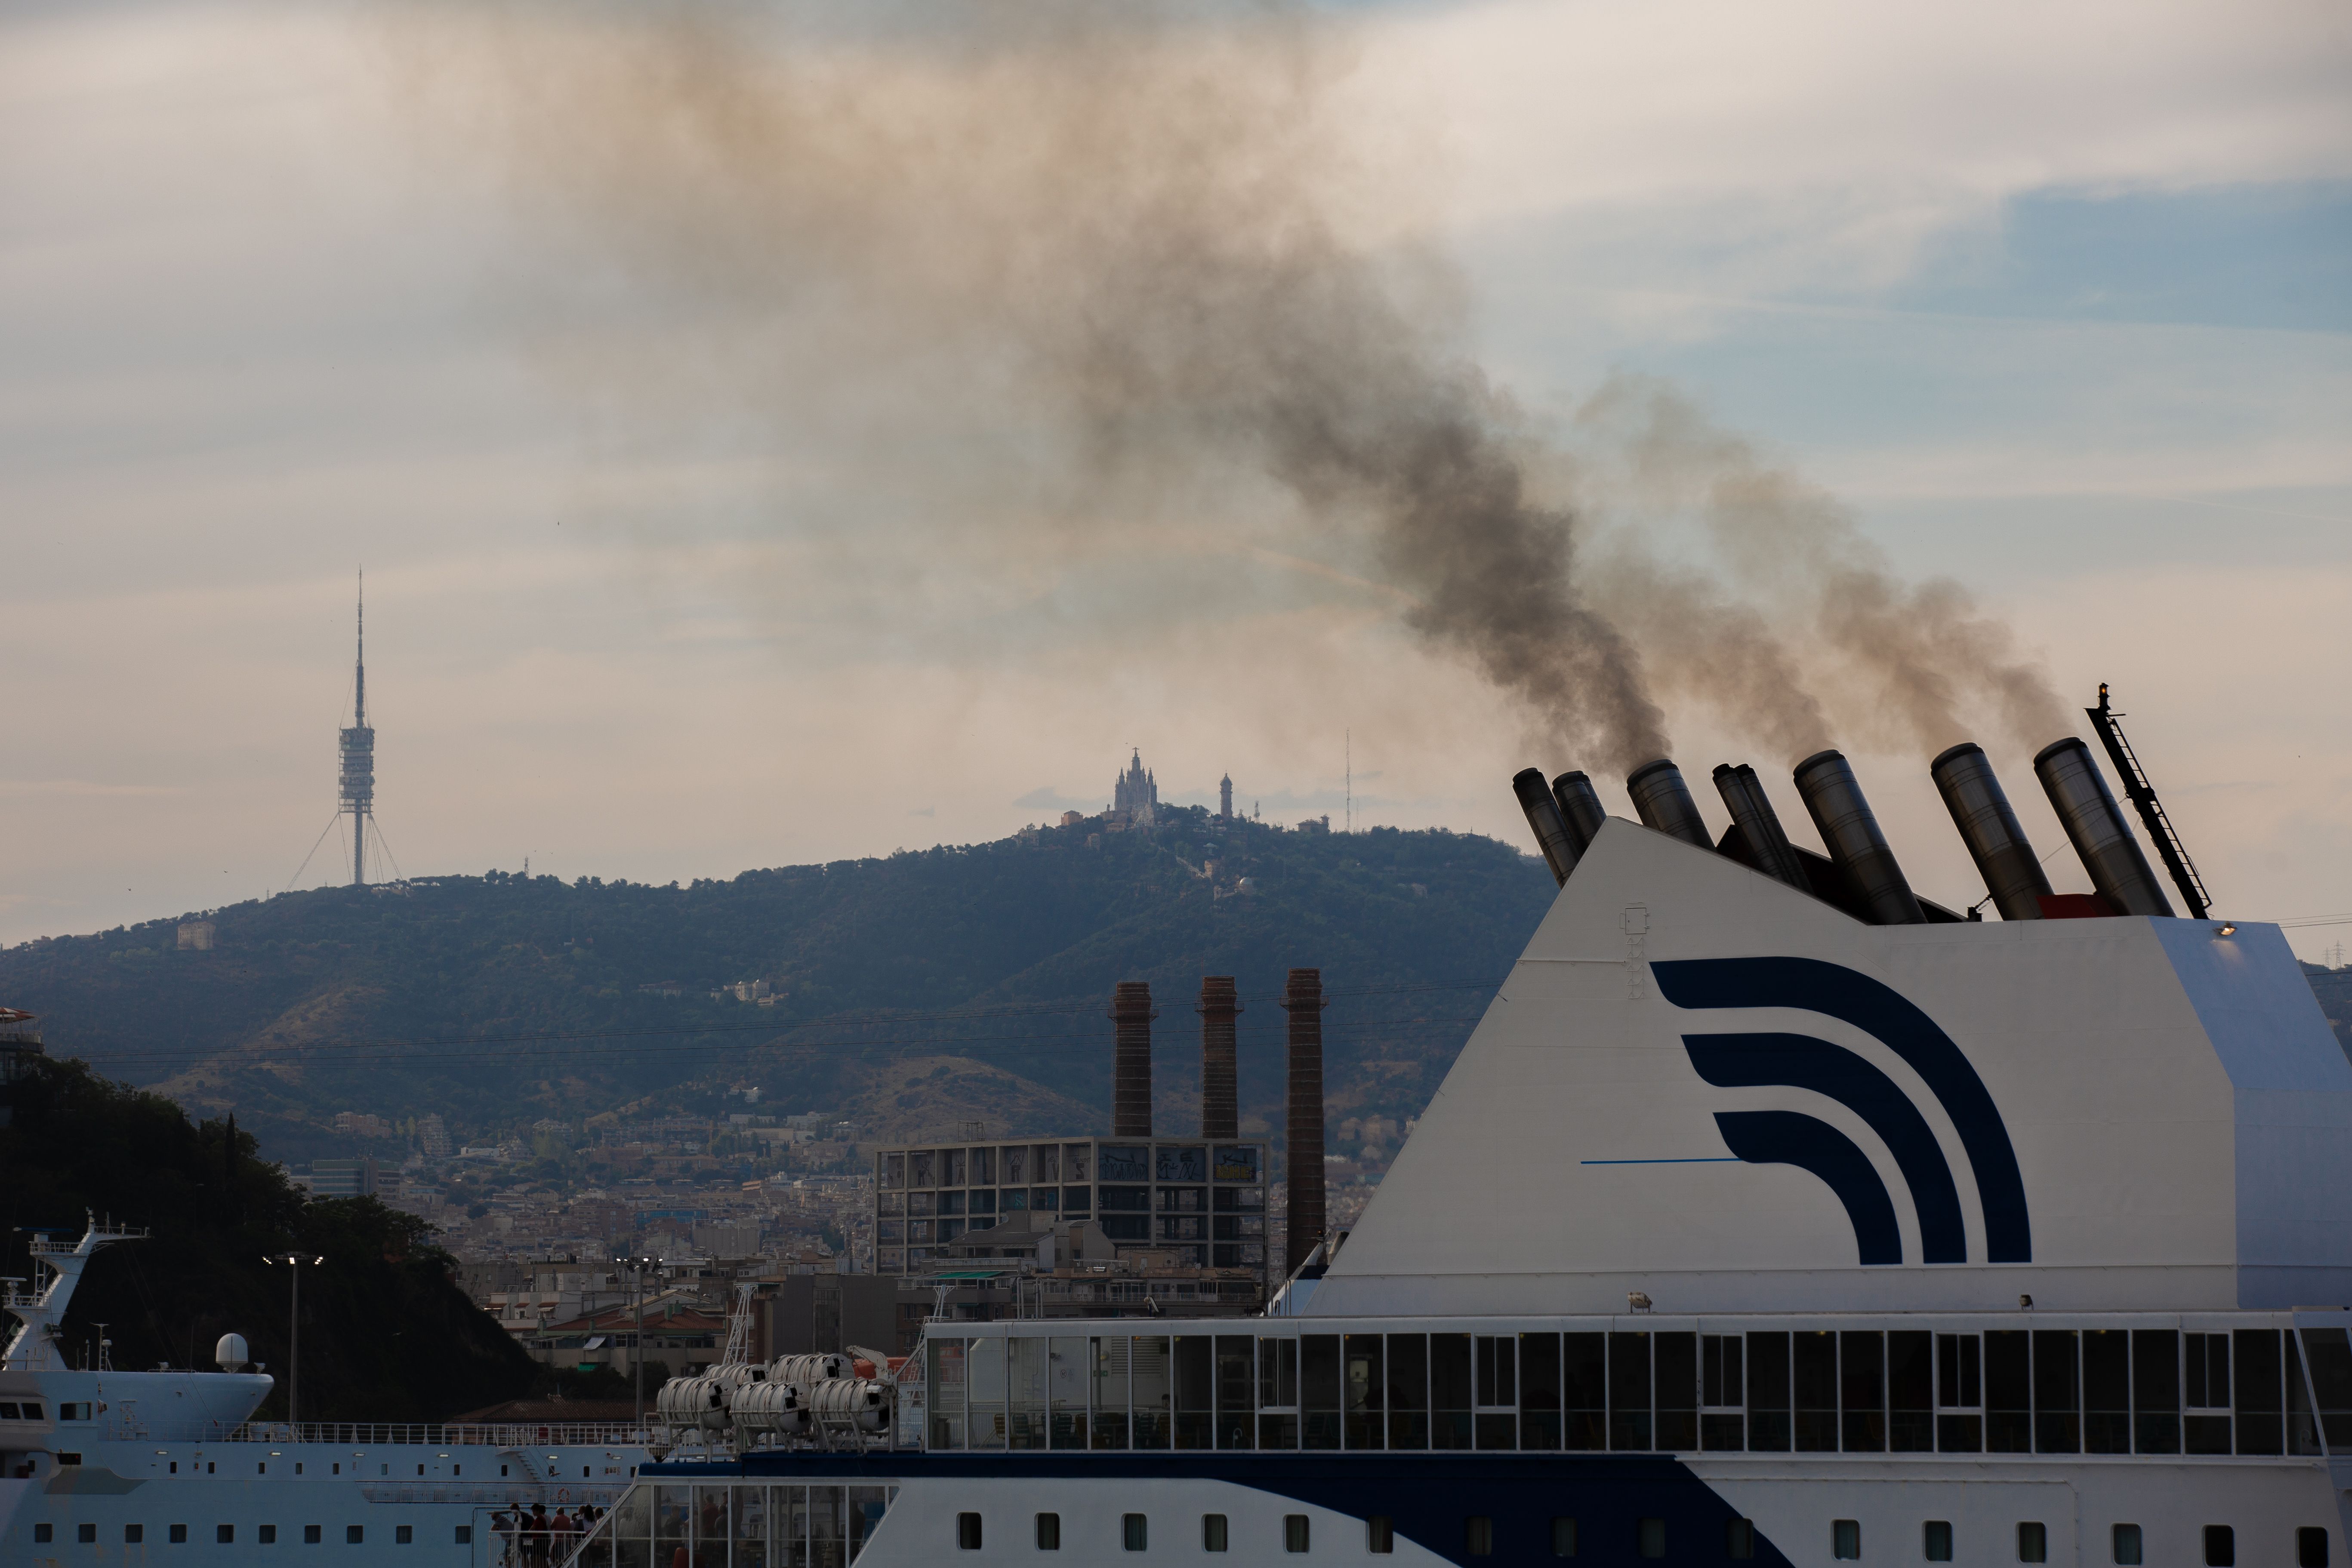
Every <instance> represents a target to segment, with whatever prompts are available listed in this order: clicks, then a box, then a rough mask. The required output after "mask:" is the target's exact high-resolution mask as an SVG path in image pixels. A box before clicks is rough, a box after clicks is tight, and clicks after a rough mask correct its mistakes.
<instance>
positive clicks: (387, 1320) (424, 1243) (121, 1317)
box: [0, 1060, 539, 1421]
mask: <svg viewBox="0 0 2352 1568" xmlns="http://www.w3.org/2000/svg"><path fill="white" fill-rule="evenodd" d="M13 1089H14V1092H15V1095H16V1105H15V1116H14V1119H13V1121H12V1123H11V1124H10V1125H8V1126H5V1127H0V1227H5V1233H0V1273H5V1274H9V1275H15V1276H17V1277H19V1278H24V1279H30V1278H31V1277H32V1276H33V1274H34V1269H33V1268H32V1266H31V1259H30V1258H29V1257H28V1255H27V1253H26V1246H25V1244H26V1241H27V1240H28V1239H29V1238H30V1236H31V1234H32V1232H33V1231H35V1230H36V1229H54V1230H58V1231H62V1232H63V1233H65V1234H66V1235H67V1236H68V1237H72V1236H77V1235H79V1233H80V1231H81V1228H82V1224H83V1218H84V1215H87V1214H91V1213H95V1214H98V1215H104V1216H107V1217H108V1218H110V1219H111V1220H112V1221H114V1222H115V1223H117V1224H120V1225H124V1226H131V1227H133V1228H147V1229H151V1230H152V1232H153V1235H152V1237H151V1238H150V1239H148V1240H144V1241H137V1242H126V1243H122V1244H120V1245H117V1246H114V1247H108V1248H107V1249H105V1250H104V1251H102V1252H100V1254H99V1255H98V1258H96V1260H95V1261H93V1262H92V1263H91V1264H90V1265H89V1271H88V1272H87V1274H86V1275H85V1276H84V1278H83V1280H82V1284H81V1287H80V1289H79V1290H77V1291H76V1292H75V1295H74V1300H73V1306H72V1308H71V1309H70V1310H69V1311H68V1314H67V1316H66V1320H65V1322H64V1324H63V1333H62V1339H63V1343H64V1348H65V1353H66V1356H67V1358H68V1361H69V1362H70V1363H73V1364H76V1365H81V1364H95V1363H96V1362H97V1359H98V1349H99V1346H98V1341H99V1337H100V1331H101V1329H102V1330H103V1332H104V1334H105V1336H106V1338H107V1339H109V1340H110V1342H111V1343H112V1346H113V1352H112V1353H113V1360H114V1364H115V1365H117V1366H121V1367H142V1368H143V1367H151V1366H155V1365H158V1364H161V1363H170V1364H172V1365H174V1366H188V1367H198V1368H205V1367H209V1366H211V1365H212V1363H213V1346H214V1343H215V1341H216V1340H217V1339H218V1338H219V1337H220V1336H221V1335H222V1334H224V1333H229V1332H236V1333H241V1334H243V1335H244V1336H245V1337H246V1340H247V1343H248V1344H249V1345H250V1346H251V1347H252V1352H253V1355H254V1358H255V1359H256V1360H257V1361H260V1362H263V1363H267V1365H268V1369H269V1370H270V1371H271V1372H272V1373H277V1374H278V1375H279V1377H280V1383H279V1392H278V1394H273V1395H272V1396H271V1397H270V1399H269V1400H268V1403H266V1404H265V1405H263V1407H262V1414H263V1415H277V1416H278V1417H279V1418H281V1419H282V1418H283V1417H284V1415H285V1410H286V1407H285V1404H284V1382H283V1375H284V1372H285V1369H286V1365H287V1357H286V1349H287V1341H288V1334H287V1330H288V1326H289V1325H288V1319H287V1313H288V1310H289V1302H288V1293H287V1281H286V1278H285V1273H284V1270H283V1269H279V1268H271V1267H270V1266H269V1265H268V1264H266V1263H264V1262H263V1261H262V1259H263V1258H264V1257H265V1256H268V1255H269V1254H273V1253H284V1252H286V1251H288V1250H289V1249H292V1250H295V1251H298V1252H300V1253H303V1254H306V1255H309V1256H311V1257H316V1258H321V1259H323V1263H322V1265H321V1266H320V1267H318V1268H315V1269H314V1270H313V1271H312V1273H311V1274H310V1277H309V1278H307V1279H304V1280H303V1282H302V1405H303V1408H302V1415H304V1416H305V1417H306V1418H307V1419H310V1420H358V1419H366V1420H375V1421H431V1420H439V1419H442V1418H444V1417H446V1416H447V1415H452V1414H454V1413H456V1412H457V1411H460V1410H464V1409H467V1408H468V1407H469V1406H472V1405H480V1404H482V1403H485V1401H486V1400H487V1399H489V1398H510V1397H513V1396H514V1395H516V1394H521V1393H524V1392H526V1391H527V1390H529V1389H530V1387H531V1386H532V1385H533V1384H534V1381H535V1380H536V1379H537V1375H538V1373H539V1369H538V1368H537V1367H536V1366H534V1365H533V1364H532V1363H531V1362H530V1358H529V1357H527V1356H526V1355H524V1353H523V1352H522V1351H521V1350H520V1348H518V1347H517V1346H516V1344H515V1342H513V1340H512V1339H510V1338H509V1336H508V1334H507V1333H506V1331H504V1330H503V1329H501V1328H500V1327H499V1324H498V1322H497V1321H496V1320H495V1319H493V1318H491V1317H489V1316H488V1315H487V1314H486V1313H484V1312H482V1311H480V1310H478V1309H476V1308H475V1306H474V1305H473V1303H472V1302H471V1301H469V1300H467V1298H466V1296H465V1293H464V1292H463V1291H461V1290H459V1289H457V1284H456V1283H455V1281H454V1279H453V1278H452V1263H451V1260H450V1258H448V1257H447V1256H446V1254H444V1253H443V1252H441V1251H440V1250H439V1249H438V1248H437V1247H435V1246H434V1245H433V1244H432V1243H431V1241H430V1240H429V1239H428V1231H429V1227H428V1226H426V1225H425V1222H424V1221H422V1220H420V1219H417V1218H415V1217H414V1216H412V1215H404V1214H397V1213H394V1211H392V1210H390V1209H387V1208H385V1207H384V1206H383V1205H381V1204H379V1203H377V1202H376V1201H375V1200H374V1199H373V1198H339V1199H329V1200H325V1201H319V1202H306V1201H304V1199H303V1196H302V1194H300V1193H299V1191H297V1190H296V1189H295V1188H294V1186H293V1185H292V1184H291V1183H290V1182H289V1180H288V1179H287V1176H286V1173H285V1172H284V1171H283V1170H281V1169H279V1168H278V1166H276V1165H273V1164H268V1163H263V1162H261V1161H259V1160H257V1159H256V1158H255V1157H254V1152H255V1151H254V1142H253V1139H252V1138H251V1137H250V1136H249V1135H247V1134H246V1133H244V1132H242V1131H238V1130H237V1129H236V1126H235V1124H234V1123H232V1122H227V1121H205V1122H202V1123H196V1122H193V1121H190V1120H189V1119H188V1117H187V1115H186V1114H185V1113H184V1111H182V1110H181V1109H180V1108H179V1107H178V1106H176V1105H173V1103H171V1102H170V1101H169V1100H164V1099H163V1098H162V1097H160V1096H158V1095H153V1094H146V1093H142V1092H140V1091H137V1090H134V1089H130V1088H128V1087H127V1086H124V1085H120V1084H110V1083H108V1082H107V1081H106V1080H105V1079H101V1078H100V1077H99V1076H98V1075H97V1074H95V1073H92V1072H90V1071H89V1069H88V1068H86V1067H84V1066H83V1065H81V1064H80V1063H78V1062H72V1061H58V1060H49V1061H41V1062H37V1063H36V1064H34V1068H33V1071H32V1073H31V1075H30V1076H29V1077H27V1078H25V1079H20V1080H18V1081H17V1082H16V1084H15V1085H14V1086H13Z"/></svg>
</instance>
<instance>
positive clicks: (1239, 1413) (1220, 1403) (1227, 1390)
mask: <svg viewBox="0 0 2352 1568" xmlns="http://www.w3.org/2000/svg"><path fill="white" fill-rule="evenodd" d="M1217 1447H1220V1448H1255V1447H1257V1341H1255V1339H1253V1338H1251V1337H1250V1336H1249V1335H1247V1334H1219V1335H1218V1336H1217Z"/></svg>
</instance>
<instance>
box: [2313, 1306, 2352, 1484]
mask: <svg viewBox="0 0 2352 1568" xmlns="http://www.w3.org/2000/svg"><path fill="white" fill-rule="evenodd" d="M2303 1353H2304V1356H2305V1359H2306V1360H2307V1361H2309V1362H2310V1363H2311V1389H2312V1394H2313V1396H2314V1397H2315V1398H2316V1399H2317V1400H2318V1402H2319V1431H2320V1436H2323V1437H2325V1438H2326V1440H2327V1450H2328V1452H2329V1453H2331V1454H2352V1334H2347V1331H2345V1330H2343V1329H2305V1330H2304V1331H2303Z"/></svg>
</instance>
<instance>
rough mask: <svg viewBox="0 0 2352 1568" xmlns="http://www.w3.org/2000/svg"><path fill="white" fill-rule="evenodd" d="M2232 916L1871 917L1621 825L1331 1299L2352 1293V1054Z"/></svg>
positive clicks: (2275, 943) (1326, 1284) (1473, 1311)
mask: <svg viewBox="0 0 2352 1568" xmlns="http://www.w3.org/2000/svg"><path fill="white" fill-rule="evenodd" d="M2222 930H2223V928H2222V927H2221V925H2220V924H2218V923H2216V922H2212V921H2186V920H2168V919H2153V918H2140V917H2117V918H2113V919H2104V920H2034V921H1984V922H1974V921H1963V922H1957V923H1953V922H1938V923H1935V924H1920V923H1910V924H1900V925H1868V924H1864V923H1863V922H1862V921H1857V920H1855V919H1853V918H1852V917H1851V916H1848V915H1846V914H1844V913H1843V912H1842V911H1840V910H1837V909H1835V908H1833V907H1832V906H1831V905H1829V904H1825V903H1823V902H1822V901H1821V900H1817V899H1812V898H1809V897H1807V896H1806V895H1804V894H1802V893H1800V892H1798V891H1796V890H1795V889H1790V888H1789V887H1786V886H1784V885H1782V884H1781V883H1780V882H1778V881H1775V880H1774V879H1771V878H1769V877H1767V876H1764V875H1762V874H1761V873H1759V872H1757V871H1754V870H1751V869H1749V868H1748V867H1746V866H1744V865H1741V864H1740V863H1739V862H1738V861H1736V860H1734V859H1731V858H1728V857H1727V856H1723V855H1717V854H1712V853H1710V852H1708V851H1706V850H1704V849H1699V848H1696V847H1693V846H1690V845H1687V844H1683V843H1680V842H1678V841H1676V840H1675V839H1673V838H1670V837H1666V836H1664V834H1659V833H1653V832H1647V831H1644V830H1643V829H1642V828H1640V827H1637V826H1634V825H1633V824H1632V823H1629V822H1623V821H1618V820H1612V821H1610V822H1608V823H1606V824H1605V825H1603V826H1602V827H1601V831H1600V833H1599V834H1598V835H1597V836H1596V837H1595V838H1594V840H1593V842H1592V844H1591V847H1589V848H1588V849H1587V850H1586V852H1585V853H1584V855H1583V857H1582V858H1581V859H1580V861H1579V862H1578V865H1577V868H1576V874H1575V876H1574V877H1572V878H1571V879H1570V880H1569V882H1568V885H1567V886H1566V887H1565V888H1563V889H1561V890H1560V892H1559V897H1558V898H1557V900H1555V901H1554V903H1553V904H1552V907H1551V910H1550V912H1549V914H1548V915H1546V916H1545V918H1544V921H1543V923H1542V924H1541V925H1540V926H1539V927H1538V929H1537V931H1536V934H1535V937H1534V940H1532V941H1531V942H1529V943H1528V948H1527V951H1526V952H1525V954H1524V955H1522V957H1521V958H1520V959H1519V961H1518V963H1517V966H1516V967H1515V968H1514V969H1513V970H1512V972H1511V973H1510V976H1509V977H1508V979H1507V980H1506V981H1505V983H1504V984H1503V987H1502V990H1501V993H1500V994H1498V995H1496V998H1495V1000H1494V1002H1493V1003H1492V1004H1491V1005H1490V1006H1489V1007H1488V1008H1487V1011H1486V1016H1485V1018H1484V1019H1483V1020H1482V1021H1481V1022H1480V1023H1479V1025H1478V1027H1477V1029H1476V1031H1475V1033H1474V1034H1473V1035H1472V1036H1471V1037H1470V1040H1469V1043H1468V1044H1467V1045H1466V1046H1465V1047H1464V1048H1463V1050H1462V1054H1461V1055H1460V1057H1458V1058H1456V1059H1455V1061H1454V1066H1453V1068H1452V1070H1450V1071H1449V1072H1448V1073H1447V1074H1446V1077H1445V1081H1444V1085H1443V1086H1442V1087H1441V1088H1440V1089H1439V1090H1438V1092H1437V1095H1436V1097H1435V1098H1434V1099H1433V1100H1432V1101H1431V1102H1430V1106H1429V1109H1428V1110H1426V1111H1425V1112H1423V1116H1422V1119H1421V1124H1420V1127H1419V1129H1418V1130H1417V1131H1415V1133H1414V1135H1413V1137H1412V1140H1411V1141H1410V1142H1407V1143H1406V1144H1405V1146H1404V1148H1403V1150H1402V1152H1400V1154H1399V1155H1398V1157H1397V1160H1396V1163H1395V1164H1394V1166H1393V1167H1392V1168H1391V1170H1390V1172H1389V1174H1388V1177H1387V1179H1386V1180H1385V1181H1383V1182H1382V1183H1381V1186H1380V1187H1379V1189H1378V1191H1377V1192H1376V1193H1375V1194H1374V1195H1373V1197H1372V1200H1371V1203H1370V1206H1369V1207H1368V1208H1367V1209H1366V1210H1365V1212H1364V1215H1363V1217H1362V1218H1361V1219H1360V1221H1359V1222H1358V1223H1357V1225H1356V1226H1355V1227H1354V1229H1353V1231H1352V1233H1351V1234H1350V1236H1349V1241H1348V1245H1347V1247H1344V1248H1343V1249H1341V1250H1340V1252H1339V1256H1338V1258H1336V1259H1335V1260H1334V1261H1333V1263H1332V1265H1331V1268H1330V1271H1329V1272H1328V1274H1327V1275H1326V1276H1325V1278H1324V1279H1323V1281H1322V1283H1321V1285H1320V1286H1319V1288H1318V1289H1317V1291H1316V1293H1315V1296H1314V1299H1313V1300H1312V1302H1311V1304H1310V1306H1309V1308H1308V1311H1309V1313H1310V1315H1313V1316H1317V1317H1322V1316H1327V1315H1339V1316H1356V1315H1362V1316H1372V1315H1381V1314H1391V1313H1395V1314H1430V1315H1451V1314H1464V1315H1478V1314H1490V1313H1492V1314H1530V1315H1533V1314H1556V1313H1562V1312H1569V1313H1581V1312H1594V1313H1604V1312H1616V1311H1622V1310H1623V1308H1624V1304H1625V1301H1626V1298H1627V1295H1628V1293H1629V1292H1633V1291H1639V1292H1642V1293H1643V1294H1645V1295H1647V1296H1649V1297H1650V1298H1651V1299H1652V1300H1654V1302H1655V1303H1656V1304H1657V1307H1658V1310H1661V1311H1667V1312H1737V1311H1778V1310H1791V1311H1795V1310H1805V1311H1863V1310H2016V1306H2017V1301H2018V1298H2019V1297H2020V1296H2021V1295H2031V1296H2032V1299H2033V1300H2034V1302H2035V1303H2036V1305H2037V1306H2038V1307H2040V1308H2043V1309H2064V1310H2170V1311H2179V1310H2197V1309H2200V1308H2201V1309H2210V1310H2227V1309H2232V1308H2284V1307H2287V1306H2290V1305H2293V1304H2294V1303H2297V1302H2310V1301H2347V1300H2352V1062H2347V1059H2346V1057H2345V1053H2344V1051H2343V1050H2342V1049H2341V1048H2339V1047H2338V1046H2337V1045H2336V1039H2335V1037H2334V1036H2333V1035H2332V1034H2331V1033H2330V1031H2329V1029H2328V1026H2327V1023H2326V1019H2325V1018H2323V1017H2322V1016H2321V1015H2320V1011H2319V1006H2318V1004H2317V1003H2316V1002H2315V1000H2314V999H2313V997H2312V994H2311V988H2310V986H2309V985H2307V984H2305V981H2304V978H2303V975H2302V973H2301V972H2300V971H2299V970H2298V969H2297V967H2296V964H2295V962H2294V955H2293V954H2292V953H2291V952H2289V951H2288V949H2287V946H2286V943H2285V942H2284V940H2283V938H2282V937H2281V936H2280V934H2279V931H2278V928H2277V927H2275V926H2268V925H2253V924H2242V925H2238V926H2236V927H2234V928H2231V934H2229V935H2223V934H2222Z"/></svg>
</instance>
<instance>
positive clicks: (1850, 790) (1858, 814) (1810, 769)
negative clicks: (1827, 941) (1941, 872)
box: [1797, 752, 1927, 926]
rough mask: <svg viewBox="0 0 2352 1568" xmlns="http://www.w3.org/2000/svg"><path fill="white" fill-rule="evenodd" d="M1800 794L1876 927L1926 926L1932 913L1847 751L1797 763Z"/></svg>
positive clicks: (1825, 753)
mask: <svg viewBox="0 0 2352 1568" xmlns="http://www.w3.org/2000/svg"><path fill="white" fill-rule="evenodd" d="M1797 794H1798V795H1801V796H1802V797H1803V798H1804V802H1805V810H1806V811H1807V812H1808V813H1809V814H1810V815H1811V816H1812V819H1813V826H1814V827H1815V828H1816V829H1817V830H1818V831H1819V832H1820V833H1821V836H1822V844H1823V845H1824V846H1825V847H1827V848H1828V850H1829V852H1830V858H1831V859H1832V860H1834V861H1836V862H1837V864H1838V869H1839V870H1841V871H1843V872H1844V873H1845V874H1846V876H1847V878H1848V879H1851V880H1852V881H1853V886H1854V890H1855V891H1856V892H1859V893H1860V894H1861V895H1862V901H1863V903H1864V906H1865V907H1866V908H1868V909H1869V910H1870V918H1871V921H1872V922H1873V923H1874V924H1877V925H1883V926H1899V925H1922V924H1925V923H1926V921H1927V910H1923V909H1921V908H1920V907H1919V899H1918V895H1916V894H1915V893H1914V892H1912V891H1911V884H1910V883H1909V882H1908V881H1906V880H1905V879H1904V876H1903V868H1902V866H1901V865H1900V864H1898V863H1897V862H1896V860H1895V851H1894V849H1893V848H1892V847H1889V846H1888V844H1887V842H1886V835H1885V834H1884V833H1881V832H1880V831H1879V830H1878V818H1877V817H1876V816H1874V815H1873V813H1872V812H1871V809H1870V802H1869V801H1868V800H1866V799H1864V796H1863V793H1862V781H1861V780H1859V779H1857V778H1855V777H1854V776H1853V764H1852V763H1849V762H1847V761H1846V760H1845V753H1844V752H1814V753H1813V754H1812V755H1811V756H1810V757H1807V758H1806V759H1805V760H1804V761H1803V762H1801V763H1798V764H1797Z"/></svg>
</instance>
